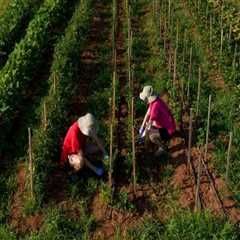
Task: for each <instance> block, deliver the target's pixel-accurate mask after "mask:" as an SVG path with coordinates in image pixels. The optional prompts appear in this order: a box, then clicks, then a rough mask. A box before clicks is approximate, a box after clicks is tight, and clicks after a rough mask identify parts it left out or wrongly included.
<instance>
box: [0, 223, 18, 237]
mask: <svg viewBox="0 0 240 240" xmlns="http://www.w3.org/2000/svg"><path fill="white" fill-rule="evenodd" d="M0 239H1V240H17V236H16V234H15V233H14V232H13V231H12V230H11V229H9V227H8V226H6V225H1V224H0Z"/></svg>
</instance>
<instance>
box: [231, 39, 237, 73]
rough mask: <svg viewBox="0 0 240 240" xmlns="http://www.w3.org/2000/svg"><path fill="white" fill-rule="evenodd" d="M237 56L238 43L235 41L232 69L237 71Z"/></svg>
mask: <svg viewBox="0 0 240 240" xmlns="http://www.w3.org/2000/svg"><path fill="white" fill-rule="evenodd" d="M236 58H237V43H235V48H234V55H233V62H232V70H233V72H235V65H236Z"/></svg>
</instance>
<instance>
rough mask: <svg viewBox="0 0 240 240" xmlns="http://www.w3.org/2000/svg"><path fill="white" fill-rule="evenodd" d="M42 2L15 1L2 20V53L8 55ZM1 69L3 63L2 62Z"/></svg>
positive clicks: (0, 36)
mask: <svg viewBox="0 0 240 240" xmlns="http://www.w3.org/2000/svg"><path fill="white" fill-rule="evenodd" d="M42 2H43V1H42V0H13V1H10V3H9V5H8V7H7V9H6V11H5V12H4V14H3V15H2V16H1V18H0V26H1V28H0V52H6V54H8V53H9V52H10V51H11V49H12V47H13V46H14V43H15V42H16V41H17V40H19V39H20V38H19V37H20V36H22V35H23V29H24V27H25V26H26V24H27V22H28V20H29V19H30V18H31V17H32V16H33V15H34V13H35V12H36V10H37V9H38V7H39V5H40V4H41V3H42ZM0 67H1V61H0Z"/></svg>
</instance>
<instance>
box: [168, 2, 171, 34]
mask: <svg viewBox="0 0 240 240" xmlns="http://www.w3.org/2000/svg"><path fill="white" fill-rule="evenodd" d="M170 28H171V0H168V30H169V32H171V30H170Z"/></svg>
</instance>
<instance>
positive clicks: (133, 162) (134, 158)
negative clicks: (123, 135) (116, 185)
mask: <svg viewBox="0 0 240 240" xmlns="http://www.w3.org/2000/svg"><path fill="white" fill-rule="evenodd" d="M131 113H132V164H133V190H134V193H136V150H135V132H134V128H135V125H134V97H132V111H131Z"/></svg>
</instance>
